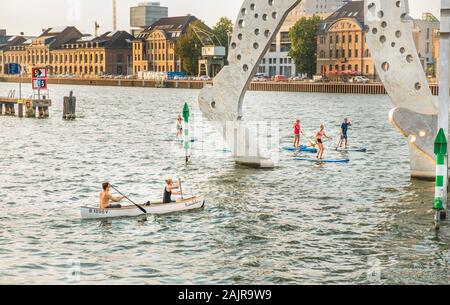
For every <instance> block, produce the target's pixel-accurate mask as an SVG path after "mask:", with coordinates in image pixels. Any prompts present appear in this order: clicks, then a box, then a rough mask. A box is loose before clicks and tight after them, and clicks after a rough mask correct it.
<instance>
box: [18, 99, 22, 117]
mask: <svg viewBox="0 0 450 305" xmlns="http://www.w3.org/2000/svg"><path fill="white" fill-rule="evenodd" d="M17 109H18V110H17V112H18V113H19V118H23V100H22V99H18V100H17Z"/></svg>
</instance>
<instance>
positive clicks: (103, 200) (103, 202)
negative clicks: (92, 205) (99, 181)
mask: <svg viewBox="0 0 450 305" xmlns="http://www.w3.org/2000/svg"><path fill="white" fill-rule="evenodd" d="M102 188H103V192H101V193H100V209H120V208H121V207H122V206H121V205H120V204H117V202H120V201H122V200H123V199H125V198H127V197H126V196H122V197H114V196H113V195H111V194H110V193H109V191H110V187H109V183H108V182H105V183H103V185H102ZM111 201H112V202H116V203H110V202H111Z"/></svg>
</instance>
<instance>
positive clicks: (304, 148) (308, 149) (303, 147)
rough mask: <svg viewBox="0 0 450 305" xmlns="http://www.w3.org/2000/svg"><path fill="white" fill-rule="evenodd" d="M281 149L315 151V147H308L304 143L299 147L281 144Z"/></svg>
mask: <svg viewBox="0 0 450 305" xmlns="http://www.w3.org/2000/svg"><path fill="white" fill-rule="evenodd" d="M282 149H283V150H286V151H303V152H311V153H317V148H314V147H308V146H305V145H302V146H300V147H299V148H296V147H292V146H283V147H282Z"/></svg>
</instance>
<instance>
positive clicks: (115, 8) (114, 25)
mask: <svg viewBox="0 0 450 305" xmlns="http://www.w3.org/2000/svg"><path fill="white" fill-rule="evenodd" d="M112 5H113V31H117V3H116V0H113V3H112Z"/></svg>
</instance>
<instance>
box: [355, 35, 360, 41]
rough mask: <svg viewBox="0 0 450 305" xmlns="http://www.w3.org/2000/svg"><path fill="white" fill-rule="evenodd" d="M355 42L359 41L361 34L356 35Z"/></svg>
mask: <svg viewBox="0 0 450 305" xmlns="http://www.w3.org/2000/svg"><path fill="white" fill-rule="evenodd" d="M355 42H356V43H358V42H359V35H358V34H356V35H355Z"/></svg>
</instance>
